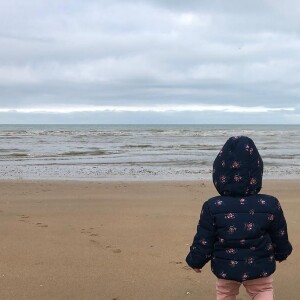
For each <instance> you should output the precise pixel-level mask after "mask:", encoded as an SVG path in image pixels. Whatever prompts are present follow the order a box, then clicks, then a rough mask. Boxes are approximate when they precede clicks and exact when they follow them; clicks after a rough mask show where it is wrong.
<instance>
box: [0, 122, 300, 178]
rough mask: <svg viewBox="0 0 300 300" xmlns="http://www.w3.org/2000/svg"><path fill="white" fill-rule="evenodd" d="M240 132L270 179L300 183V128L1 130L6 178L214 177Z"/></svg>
mask: <svg viewBox="0 0 300 300" xmlns="http://www.w3.org/2000/svg"><path fill="white" fill-rule="evenodd" d="M235 135H247V136H249V137H250V138H252V139H253V140H254V142H255V143H256V145H257V148H258V149H259V152H260V154H261V156H262V159H263V161H264V166H265V169H264V178H279V177H280V178H300V125H0V178H1V179H80V180H152V179H153V180H161V179H172V180H177V179H178V180H182V179H183V180H189V179H210V178H211V172H212V164H213V161H214V158H215V157H216V155H217V154H218V152H219V151H220V149H221V147H222V145H223V144H224V143H225V142H226V140H227V139H228V138H229V137H230V136H235Z"/></svg>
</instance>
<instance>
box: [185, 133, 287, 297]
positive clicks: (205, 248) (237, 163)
mask: <svg viewBox="0 0 300 300" xmlns="http://www.w3.org/2000/svg"><path fill="white" fill-rule="evenodd" d="M262 175H263V161H262V159H261V157H260V155H259V153H258V151H257V148H256V146H255V144H254V142H253V141H252V140H251V139H250V138H248V137H246V136H239V137H231V138H230V139H229V140H228V141H227V142H226V143H225V145H224V146H223V148H222V150H221V151H220V153H219V154H218V156H217V158H216V159H215V161H214V165H213V182H214V185H215V187H216V189H217V191H218V192H219V194H220V195H221V196H216V197H213V198H211V199H209V200H207V201H206V202H205V203H204V204H203V207H202V211H201V215H200V221H199V223H198V226H197V233H196V235H195V238H194V241H193V244H192V246H191V247H190V253H189V254H188V256H187V257H186V262H187V264H188V265H189V266H190V267H191V268H193V269H194V270H195V271H196V272H201V268H202V267H203V266H204V265H205V264H206V263H207V262H208V261H209V260H211V270H212V272H213V273H214V274H215V275H216V276H217V278H218V279H217V283H216V290H217V299H218V300H221V299H227V300H234V299H236V295H238V292H239V287H240V285H241V283H243V285H244V286H245V288H246V290H247V293H248V294H249V295H250V297H251V299H255V300H259V299H264V300H269V299H273V286H272V276H271V274H272V273H274V271H275V267H276V262H275V261H278V262H281V261H283V260H285V259H286V258H287V257H288V256H289V255H290V254H291V252H292V246H291V244H290V242H289V240H288V233H287V225H286V221H285V218H284V215H283V211H282V209H281V206H280V203H279V201H278V200H277V199H276V198H275V197H273V196H270V195H265V194H258V193H259V191H260V189H261V186H262Z"/></svg>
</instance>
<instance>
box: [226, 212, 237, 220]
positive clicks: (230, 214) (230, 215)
mask: <svg viewBox="0 0 300 300" xmlns="http://www.w3.org/2000/svg"><path fill="white" fill-rule="evenodd" d="M234 218H235V215H234V214H233V213H228V214H226V216H225V219H234Z"/></svg>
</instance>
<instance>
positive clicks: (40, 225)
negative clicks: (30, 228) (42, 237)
mask: <svg viewBox="0 0 300 300" xmlns="http://www.w3.org/2000/svg"><path fill="white" fill-rule="evenodd" d="M35 225H37V226H38V227H44V228H45V227H48V225H47V224H43V223H40V222H38V223H35Z"/></svg>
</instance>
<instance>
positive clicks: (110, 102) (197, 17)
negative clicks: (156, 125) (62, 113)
mask: <svg viewBox="0 0 300 300" xmlns="http://www.w3.org/2000/svg"><path fill="white" fill-rule="evenodd" d="M299 13H300V4H299V2H298V1H292V0H288V1H287V2H285V3H284V4H283V3H282V2H280V1H277V0H274V1H271V0H264V1H258V0H255V1H251V2H247V3H245V2H240V1H237V0H235V1H232V0H230V1H226V2H222V3H220V2H212V1H210V2H207V1H166V0H165V1H163V0H162V1H158V0H157V1H155V0H152V1H150V0H149V1H146V0H145V1H142V0H140V1H126V0H124V1H120V0H119V1H115V0H111V1H108V0H107V1H83V0H81V1H79V0H76V1H57V0H54V1H50V0H48V1H36V0H28V1H25V2H24V1H21V0H16V1H13V2H7V1H4V0H0V25H1V26H0V28H1V30H0V41H1V48H0V109H1V110H0V112H1V115H0V117H2V116H3V114H5V113H9V112H11V109H14V110H15V112H18V111H19V112H21V110H23V111H24V110H28V112H29V111H30V110H33V109H35V108H40V107H45V106H47V107H53V106H54V107H55V106H57V105H61V106H68V107H73V108H74V107H76V106H81V107H82V106H85V107H93V106H94V107H100V108H101V107H111V109H109V110H106V111H110V112H113V111H117V110H118V109H120V107H127V110H126V111H128V108H130V107H152V106H159V105H160V106H163V107H169V108H170V107H173V109H169V108H167V109H166V111H169V110H172V111H174V110H175V111H176V109H174V107H177V108H178V107H179V108H180V109H179V111H180V112H184V111H203V109H202V110H201V109H200V108H201V107H202V108H203V107H210V110H209V111H211V108H213V107H227V108H228V107H238V109H237V110H236V112H240V113H243V114H244V115H245V114H247V113H251V114H252V113H254V112H255V111H253V109H250V108H253V107H254V108H255V107H262V108H266V109H265V110H264V112H265V113H272V117H273V118H274V123H278V122H280V121H279V119H280V120H281V122H284V123H299V122H300V119H299V114H300V111H299V110H300V109H299V104H298V103H300V101H299V98H300V88H299V82H300V54H299V53H300V38H299V32H300V31H299V30H300V20H299V18H298V16H299ZM283 103H284V105H283ZM186 105H190V108H191V107H193V105H194V106H195V107H198V108H197V109H192V110H191V109H184V106H186ZM118 107H119V108H118ZM195 107H194V108H195ZM245 107H246V108H248V110H247V109H246V110H245ZM100 108H99V109H100ZM282 108H289V110H286V109H282ZM99 109H98V110H97V111H101V109H100V110H99ZM124 111H125V110H124ZM129 111H131V110H129ZM138 111H139V112H141V110H140V109H139V110H138ZM147 111H156V110H153V108H152V109H147ZM216 111H220V110H216ZM222 111H223V112H231V111H232V110H230V109H223V110H222ZM31 112H33V111H31ZM156 112H157V111H156ZM258 112H260V111H258ZM35 113H37V111H35ZM52 113H54V112H52ZM161 113H163V111H161ZM289 115H290V118H289ZM111 116H112V118H113V115H111ZM77 117H78V115H77ZM2 120H4V118H2ZM114 121H117V120H114ZM253 121H254V118H253V116H252V115H251V116H250V115H249V122H253ZM1 122H2V121H1ZM179 122H180V120H179Z"/></svg>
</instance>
